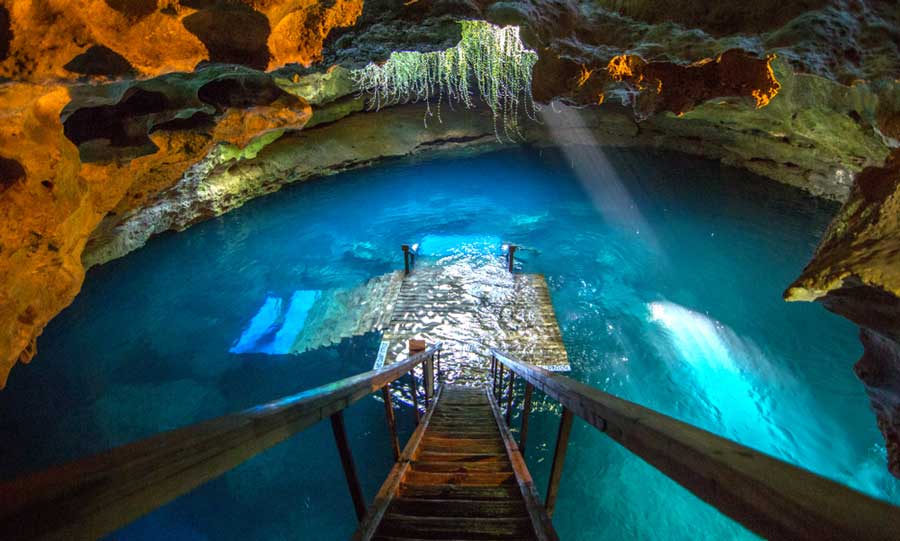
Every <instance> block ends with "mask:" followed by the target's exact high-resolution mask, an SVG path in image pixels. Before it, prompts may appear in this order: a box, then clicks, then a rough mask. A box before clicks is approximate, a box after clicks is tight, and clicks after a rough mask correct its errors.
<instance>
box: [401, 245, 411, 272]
mask: <svg viewBox="0 0 900 541" xmlns="http://www.w3.org/2000/svg"><path fill="white" fill-rule="evenodd" d="M400 249H402V250H403V274H409V244H401V245H400Z"/></svg>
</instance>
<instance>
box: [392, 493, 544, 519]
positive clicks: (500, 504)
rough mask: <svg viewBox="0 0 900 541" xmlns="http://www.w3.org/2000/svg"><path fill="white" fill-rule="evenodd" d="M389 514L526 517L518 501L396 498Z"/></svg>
mask: <svg viewBox="0 0 900 541" xmlns="http://www.w3.org/2000/svg"><path fill="white" fill-rule="evenodd" d="M388 512H389V513H397V514H401V515H414V516H444V517H488V518H489V517H527V516H528V509H527V508H526V507H525V502H523V501H518V500H498V501H485V500H438V499H421V498H397V499H395V500H394V501H393V502H391V505H390V507H389V508H388Z"/></svg>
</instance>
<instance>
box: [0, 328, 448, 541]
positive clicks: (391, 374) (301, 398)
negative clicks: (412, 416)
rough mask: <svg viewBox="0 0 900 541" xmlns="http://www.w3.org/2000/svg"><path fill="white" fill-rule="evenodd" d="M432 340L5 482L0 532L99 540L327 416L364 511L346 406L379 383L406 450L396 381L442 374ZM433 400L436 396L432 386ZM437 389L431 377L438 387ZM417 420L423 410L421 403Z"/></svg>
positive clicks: (0, 491) (14, 536) (7, 537)
mask: <svg viewBox="0 0 900 541" xmlns="http://www.w3.org/2000/svg"><path fill="white" fill-rule="evenodd" d="M440 348H441V345H440V344H437V345H434V346H431V347H430V348H428V349H426V350H425V351H423V352H421V353H418V354H416V355H413V356H411V357H410V358H408V359H407V360H405V361H402V362H399V363H394V364H391V365H389V366H387V367H384V368H381V369H379V370H373V371H371V372H366V373H364V374H359V375H356V376H353V377H349V378H346V379H342V380H340V381H336V382H334V383H330V384H328V385H323V386H321V387H317V388H315V389H311V390H309V391H304V392H302V393H299V394H295V395H292V396H287V397H284V398H282V399H280V400H276V401H274V402H269V403H267V404H263V405H260V406H257V407H254V408H250V409H248V410H244V411H242V412H238V413H233V414H230V415H226V416H223V417H219V418H217V419H212V420H210V421H206V422H203V423H198V424H196V425H191V426H188V427H185V428H180V429H177V430H172V431H170V432H164V433H161V434H158V435H155V436H152V437H150V438H147V439H144V440H141V441H138V442H135V443H132V444H129V445H125V446H122V447H118V448H116V449H112V450H110V451H107V452H104V453H101V454H99V455H96V456H93V457H89V458H85V459H82V460H77V461H75V462H71V463H68V464H64V465H62V466H57V467H54V468H51V469H49V470H46V471H42V472H38V473H35V474H31V475H27V476H25V477H21V478H18V479H14V480H12V481H6V482H3V483H0V539H2V540H3V541H13V540H19V539H23V540H24V539H29V540H31V539H65V540H78V539H96V538H99V537H102V536H104V535H106V534H108V533H110V532H113V531H115V530H117V529H119V528H121V527H122V526H125V525H126V524H128V523H130V522H132V521H134V520H135V519H137V518H139V517H141V516H143V515H145V514H146V513H149V512H150V511H153V510H154V509H157V508H159V507H161V506H163V505H165V504H166V503H168V502H170V501H172V500H174V499H175V498H177V497H178V496H181V495H182V494H185V493H187V492H190V491H191V490H193V489H195V488H197V487H198V486H200V485H202V484H203V483H205V482H207V481H209V480H211V479H214V478H215V477H218V476H219V475H222V474H223V473H225V472H227V471H229V470H231V469H232V468H234V467H236V466H238V465H239V464H241V463H242V462H244V461H246V460H247V459H249V458H251V457H253V456H254V455H256V454H258V453H260V452H262V451H264V450H266V449H268V448H270V447H272V446H273V445H275V444H277V443H280V442H282V441H284V440H286V439H287V438H289V437H291V436H293V435H294V434H296V433H298V432H300V431H301V430H304V429H306V428H308V427H310V426H312V425H314V424H316V423H318V422H319V421H322V420H324V419H326V418H330V419H331V427H332V429H333V432H334V437H335V441H336V443H337V447H338V451H339V452H340V456H341V463H342V465H343V467H344V473H345V475H346V478H347V483H348V486H349V487H350V495H351V497H352V499H353V504H354V508H355V510H356V515H357V518H358V519H360V520H361V519H362V518H363V516H364V515H365V512H366V502H365V499H364V497H363V493H362V488H361V487H360V484H359V479H358V478H357V475H356V468H355V466H354V464H353V457H352V455H351V453H350V446H349V444H348V441H347V434H346V431H345V429H344V416H343V411H344V409H346V408H347V407H348V406H350V405H351V404H353V403H355V402H357V401H359V400H360V399H362V398H364V397H366V396H368V395H370V394H372V393H375V392H378V391H380V392H381V393H382V396H383V397H384V403H385V414H386V417H387V423H388V427H389V429H390V431H391V439H392V447H393V451H394V456H395V458H396V457H398V456H399V455H400V444H399V442H398V439H397V430H396V424H395V421H394V409H393V406H392V403H391V394H390V384H391V383H393V382H394V381H396V380H397V379H399V378H400V377H402V376H404V375H407V374H409V375H410V376H411V379H412V395H413V400H414V403H415V400H416V395H417V394H418V389H417V383H416V377H415V372H414V369H415V368H416V367H417V366H418V365H420V364H422V365H423V376H424V378H425V379H426V380H427V379H428V378H433V377H434V363H433V359H434V356H435V354H436V353H437V352H438V351H440ZM425 387H426V392H425V402H426V405H427V404H428V402H429V401H430V400H431V396H429V395H430V393H429V391H428V390H427V389H429V386H428V385H426V386H425ZM430 388H432V389H433V386H430ZM415 410H416V420H417V421H418V417H419V411H418V406H417V405H416V408H415Z"/></svg>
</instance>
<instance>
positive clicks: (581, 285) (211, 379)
mask: <svg viewBox="0 0 900 541" xmlns="http://www.w3.org/2000/svg"><path fill="white" fill-rule="evenodd" d="M835 210H836V206H835V205H834V204H831V203H826V202H822V201H818V200H815V199H812V198H809V197H807V196H805V195H804V194H802V193H800V192H798V191H795V190H793V189H790V188H787V187H784V186H780V185H777V184H774V183H772V182H770V181H767V180H765V179H762V178H759V177H756V176H753V175H750V174H748V173H744V172H740V171H737V170H734V169H730V168H726V167H722V166H720V165H718V164H716V163H712V162H707V161H703V160H697V159H693V158H688V157H683V156H679V155H672V154H655V153H648V152H645V151H623V150H613V149H602V150H600V149H597V148H592V149H575V150H573V149H570V151H569V152H568V153H566V152H561V151H556V150H549V149H543V150H541V149H536V148H520V149H515V150H508V151H503V152H499V153H494V154H489V155H482V156H478V157H469V158H459V157H458V158H454V159H443V160H436V161H429V162H422V163H407V162H394V163H391V164H387V165H383V166H379V167H376V168H373V169H367V170H363V171H358V172H352V173H346V174H342V175H338V176H335V177H330V178H327V179H322V180H318V181H313V182H307V183H304V184H301V185H297V186H292V187H289V188H286V189H284V190H282V191H281V192H280V193H278V194H276V195H273V196H269V197H265V198H262V199H258V200H255V201H252V202H250V203H248V204H247V205H246V206H244V207H243V208H241V209H239V210H236V211H234V212H232V213H230V214H228V215H226V216H223V217H221V218H217V219H214V220H210V221H208V222H204V223H201V224H198V225H196V226H194V227H192V228H191V229H189V230H188V231H187V232H183V233H178V234H171V235H163V236H161V237H158V238H155V239H153V240H152V241H151V242H149V243H148V244H147V246H146V247H144V248H142V249H141V250H139V251H137V252H135V253H133V254H131V255H129V256H127V257H125V258H123V259H120V260H116V261H113V262H111V263H109V264H107V265H104V266H102V267H98V268H95V269H92V270H91V271H90V272H89V273H88V276H87V280H86V282H85V286H84V290H83V292H82V293H81V294H80V295H79V297H78V298H77V299H76V300H75V302H74V303H73V304H72V306H71V307H69V308H68V309H66V310H65V311H64V312H63V313H62V314H61V315H60V316H59V317H58V318H56V319H55V320H54V321H53V322H51V324H50V325H49V326H48V328H47V330H46V331H45V333H44V335H43V336H42V337H41V338H40V340H39V342H38V350H39V353H38V356H37V358H36V359H35V360H34V362H33V363H32V364H30V365H27V366H18V367H16V368H15V369H14V370H13V372H12V375H11V377H10V380H9V385H8V388H7V389H6V390H5V391H2V392H0V412H2V414H0V442H3V444H2V447H0V478H9V477H12V476H14V475H16V474H17V473H21V472H23V471H27V470H31V469H36V468H40V467H45V466H47V465H50V464H53V463H57V462H60V461H64V460H67V459H72V458H75V457H78V456H83V455H85V454H89V453H92V452H97V451H100V450H102V449H106V448H109V447H110V446H114V445H119V444H122V443H125V442H128V441H133V440H135V439H137V438H140V437H143V436H147V435H150V434H153V433H156V432H158V431H160V430H165V429H170V428H175V427H178V426H182V425H185V424H189V423H192V422H196V421H199V420H202V419H206V418H210V417H213V416H216V415H220V414H223V413H226V412H229V411H233V410H237V409H240V408H244V407H249V406H251V405H254V404H256V403H259V402H261V401H264V400H269V399H274V398H277V397H279V396H282V395H285V394H289V393H293V392H296V391H299V390H303V389H308V388H311V387H314V386H316V385H320V384H323V383H327V382H328V381H331V380H334V379H336V378H339V377H345V376H349V375H352V374H354V373H357V372H360V371H363V370H367V369H369V368H370V367H371V366H372V362H373V361H374V358H375V355H376V353H377V348H378V342H379V337H378V336H377V335H374V334H370V335H366V336H363V337H359V338H355V339H353V340H348V341H345V342H342V343H341V344H339V345H337V346H334V347H330V348H323V349H319V350H315V351H311V352H307V353H303V354H300V355H293V354H284V353H283V352H284V351H286V350H288V349H289V348H285V346H284V344H285V343H286V342H285V338H284V336H285V335H284V334H283V333H281V331H279V332H268V331H267V329H270V328H272V325H271V323H272V321H275V320H278V321H280V323H279V325H280V326H279V327H278V329H284V328H285V326H287V328H288V331H290V332H296V330H297V328H301V327H302V326H303V324H304V321H305V319H306V318H307V314H308V311H309V307H310V305H311V303H312V302H313V300H314V299H315V298H317V297H316V296H317V295H322V294H325V293H323V292H327V291H331V290H334V289H336V288H352V287H354V286H357V285H359V284H361V283H364V282H365V281H366V280H368V279H370V278H372V277H375V276H378V275H381V274H383V273H386V272H389V271H392V270H395V269H398V268H401V267H402V255H401V252H400V250H399V245H400V244H401V243H412V242H423V249H426V248H427V250H430V251H433V252H435V253H440V252H441V251H445V250H452V246H454V245H457V244H466V243H470V244H471V243H474V244H477V245H478V246H480V247H482V248H483V247H484V246H488V247H491V246H493V245H494V244H496V243H497V240H498V239H501V240H502V241H505V242H514V243H516V244H518V245H520V246H522V249H521V250H520V251H519V253H518V260H519V266H520V270H523V271H527V272H540V273H544V274H545V275H546V277H547V279H548V282H549V284H550V287H551V290H552V294H553V302H554V307H555V309H556V313H557V316H558V319H559V321H560V325H561V327H562V331H563V336H564V340H565V342H566V346H567V349H568V351H569V354H570V360H571V362H572V365H573V372H572V376H573V377H575V378H578V379H580V380H582V381H585V382H588V383H590V384H592V385H595V386H597V387H599V388H602V389H605V390H607V391H609V392H612V393H615V394H617V395H619V396H622V397H624V398H628V399H630V400H634V401H637V402H639V403H641V404H644V405H647V406H650V407H652V408H656V409H658V410H660V411H663V412H665V413H667V414H670V415H673V416H675V417H677V418H679V419H683V420H685V421H688V422H691V423H694V424H697V425H699V426H701V427H703V428H706V429H709V430H712V431H714V432H716V433H719V434H722V435H724V436H727V437H729V438H733V439H735V440H738V441H740V442H742V443H745V444H747V445H750V446H752V447H755V448H758V449H760V450H762V451H765V452H767V453H770V454H773V455H776V456H779V457H781V458H784V459H786V460H789V461H792V462H795V463H797V464H800V465H802V466H804V467H806V468H809V469H812V470H814V471H817V472H819V473H822V474H823V475H826V476H828V477H831V478H834V479H837V480H838V481H840V482H842V483H845V484H848V485H850V486H853V487H855V488H857V489H860V490H864V491H866V492H868V493H871V494H874V495H876V496H878V497H880V498H884V499H889V500H891V501H894V502H900V491H898V483H897V482H896V481H895V480H894V479H893V478H892V477H890V476H889V475H888V474H887V472H886V469H885V467H884V461H885V458H884V449H883V447H882V441H881V438H880V435H879V433H878V431H877V429H876V427H875V421H874V416H873V414H872V413H871V412H870V411H869V409H868V401H867V399H866V397H865V394H864V392H863V388H862V385H861V384H860V383H859V382H858V381H857V380H856V379H855V377H854V376H853V373H852V370H851V366H852V363H853V361H854V360H855V359H856V358H858V357H859V355H860V354H861V347H860V346H859V344H858V341H857V338H856V329H855V328H854V327H853V326H852V325H851V324H849V323H848V322H846V321H845V320H843V319H841V318H839V317H837V316H834V315H832V314H829V313H827V312H826V311H825V310H824V309H822V308H821V307H820V306H818V305H815V304H787V303H784V302H783V301H782V300H781V292H782V290H783V289H784V288H785V286H786V285H787V284H788V283H790V281H791V280H792V279H793V278H794V277H796V276H797V275H798V273H799V272H800V270H801V269H802V267H803V265H804V263H805V262H806V261H807V260H808V259H809V256H810V255H811V254H812V252H813V249H814V247H815V244H816V241H817V239H818V237H819V236H820V235H821V233H822V231H823V230H824V228H825V227H826V225H827V223H828V221H829V219H830V217H831V216H832V215H833V214H834V212H835ZM473 239H474V240H473ZM267 318H268V319H267ZM279 318H280V319H279ZM288 331H285V332H288ZM267 332H268V334H267ZM538 410H539V411H538V412H537V413H536V414H535V416H534V417H533V427H534V428H533V431H532V432H531V435H530V436H529V449H528V455H527V460H528V463H529V466H530V468H531V469H532V473H533V474H534V476H535V478H536V480H537V482H538V483H539V486H540V487H542V488H543V487H544V486H545V483H546V476H547V470H548V468H549V461H550V459H551V456H552V446H553V442H554V437H555V433H556V428H557V425H558V413H557V412H556V411H555V408H554V407H553V405H552V404H548V403H544V402H541V403H540V404H539V408H538ZM411 415H412V413H411V411H409V410H408V409H407V410H404V412H403V413H402V417H401V420H402V421H403V423H404V426H403V430H404V432H405V433H408V432H409V430H410V427H411V421H410V419H409V418H410V417H411ZM346 419H347V423H348V428H349V430H350V434H351V446H352V448H353V451H354V454H355V457H356V462H357V465H358V468H359V470H360V476H361V477H362V479H363V483H364V487H365V490H366V493H367V496H368V497H369V498H371V497H372V496H374V493H375V491H376V490H377V488H378V486H379V485H380V483H381V481H382V480H383V478H384V476H385V474H386V473H387V471H388V470H389V468H390V465H391V456H390V447H389V443H388V438H387V433H386V429H385V425H384V419H383V408H382V405H381V404H380V403H379V402H377V401H375V400H371V399H370V400H364V401H362V402H360V403H358V404H357V405H355V406H353V407H352V408H351V409H350V410H349V411H348V412H347V413H346ZM354 522H355V520H354V515H353V509H352V505H351V503H350V498H349V495H348V493H347V491H346V487H345V484H344V479H343V476H342V473H341V470H340V463H339V459H338V457H337V453H336V451H335V449H334V443H333V441H332V439H331V433H330V428H329V427H328V425H327V424H320V425H318V426H317V427H315V428H314V429H311V430H309V431H307V432H304V433H302V434H300V435H299V436H297V437H295V438H292V439H291V440H289V441H288V442H286V443H284V444H282V445H280V446H278V447H276V448H274V449H272V450H270V451H268V452H266V453H264V454H262V455H260V456H259V457H257V458H254V459H253V460H251V461H249V462H248V463H246V464H245V465H243V466H241V467H240V468H238V469H237V470H234V471H233V472H230V473H228V474H226V475H225V476H223V477H221V478H220V479H217V480H215V481H212V482H210V483H208V484H207V485H205V486H204V487H202V488H200V489H199V490H197V491H195V492H194V493H192V494H190V495H187V496H185V497H183V498H180V499H178V500H176V501H175V502H173V503H171V504H170V505H168V506H166V507H164V508H162V509H160V510H159V511H157V512H155V513H153V514H151V515H149V516H147V517H145V518H144V519H142V520H140V521H138V522H136V523H135V524H133V525H131V526H129V527H128V528H126V529H124V530H123V531H121V532H118V533H117V534H116V535H115V538H116V539H126V540H128V539H192V540H194V539H345V538H347V537H348V536H349V535H350V534H351V533H352V531H353V529H354ZM554 523H555V524H556V526H557V529H558V530H559V532H560V534H561V537H562V538H563V539H585V540H586V539H592V540H593V539H611V540H612V539H627V538H631V539H710V540H712V539H716V540H719V539H743V538H751V537H752V536H751V535H750V534H749V533H747V532H746V531H744V530H743V529H742V528H741V527H740V526H738V525H736V524H734V523H733V522H731V521H730V520H729V519H726V518H724V517H722V516H720V515H719V514H718V513H717V512H716V511H715V510H714V509H713V508H711V507H709V506H707V505H706V504H704V503H702V502H700V501H699V500H697V499H696V498H694V497H693V496H692V495H691V494H690V493H688V492H687V491H685V490H684V489H682V488H680V487H679V486H678V485H676V484H675V483H673V482H671V481H669V480H668V479H667V478H665V477H664V476H663V475H661V474H659V473H657V472H656V471H655V470H653V469H652V468H651V467H650V466H647V465H646V464H644V463H643V462H642V461H641V460H640V459H638V458H636V457H634V456H632V455H630V454H629V453H628V452H627V451H625V450H624V449H622V448H621V447H619V446H617V445H616V444H615V443H614V442H612V441H610V440H609V439H607V438H606V437H605V436H604V435H603V434H600V433H598V432H596V431H594V430H592V429H590V428H588V427H587V426H586V425H583V424H582V423H580V422H578V423H576V425H575V428H574V430H573V435H572V440H571V446H570V449H569V453H568V456H567V459H566V468H565V475H564V479H563V484H562V487H561V490H560V499H559V503H558V505H557V512H556V515H555V517H554Z"/></svg>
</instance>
